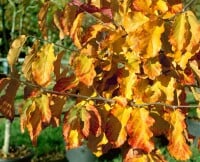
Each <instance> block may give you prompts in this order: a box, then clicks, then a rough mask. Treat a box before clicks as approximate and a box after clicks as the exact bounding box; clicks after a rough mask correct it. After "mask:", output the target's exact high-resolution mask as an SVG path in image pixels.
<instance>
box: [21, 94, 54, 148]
mask: <svg viewBox="0 0 200 162" xmlns="http://www.w3.org/2000/svg"><path fill="white" fill-rule="evenodd" d="M20 120H21V130H22V132H24V129H25V128H27V129H28V131H29V134H30V137H31V140H32V142H33V144H36V143H37V137H38V136H39V134H40V132H41V130H42V126H43V125H46V124H49V122H50V120H51V111H50V108H49V97H48V96H47V95H44V94H42V95H41V96H38V97H35V98H29V99H27V100H26V102H25V104H24V107H23V110H22V112H21V118H20Z"/></svg>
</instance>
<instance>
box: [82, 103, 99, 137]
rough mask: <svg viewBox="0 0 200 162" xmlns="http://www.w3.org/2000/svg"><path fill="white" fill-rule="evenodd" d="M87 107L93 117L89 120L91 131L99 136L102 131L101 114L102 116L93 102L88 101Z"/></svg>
mask: <svg viewBox="0 0 200 162" xmlns="http://www.w3.org/2000/svg"><path fill="white" fill-rule="evenodd" d="M85 108H86V111H87V112H88V113H89V114H90V116H91V118H90V120H89V122H90V127H89V131H90V132H91V133H90V134H93V135H95V136H96V137H98V136H99V135H100V134H101V133H102V130H101V129H102V128H101V127H102V121H101V116H100V114H99V112H98V110H97V108H96V107H95V106H94V105H93V104H90V103H88V104H87V105H86V107H85ZM85 118H87V116H85Z"/></svg>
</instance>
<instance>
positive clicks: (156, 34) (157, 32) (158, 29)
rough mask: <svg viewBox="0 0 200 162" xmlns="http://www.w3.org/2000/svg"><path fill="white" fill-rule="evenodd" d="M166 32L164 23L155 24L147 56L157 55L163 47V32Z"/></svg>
mask: <svg viewBox="0 0 200 162" xmlns="http://www.w3.org/2000/svg"><path fill="white" fill-rule="evenodd" d="M163 32H164V25H163V24H161V25H160V26H155V27H154V29H153V30H152V31H151V34H150V38H149V41H148V46H147V50H146V52H147V53H146V55H145V57H147V58H149V57H155V56H157V55H158V52H159V51H160V49H161V46H162V42H161V34H162V33H163Z"/></svg>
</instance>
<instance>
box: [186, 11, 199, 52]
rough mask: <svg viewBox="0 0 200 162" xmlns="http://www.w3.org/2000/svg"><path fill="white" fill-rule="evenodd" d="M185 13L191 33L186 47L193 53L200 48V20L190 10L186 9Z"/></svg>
mask: <svg viewBox="0 0 200 162" xmlns="http://www.w3.org/2000/svg"><path fill="white" fill-rule="evenodd" d="M186 15H187V20H188V23H189V25H190V33H191V39H190V42H189V44H188V46H187V48H186V49H187V51H189V52H192V53H195V52H196V51H197V50H198V49H199V48H200V22H199V20H198V19H197V18H196V17H195V15H194V14H193V13H192V12H191V11H187V13H186Z"/></svg>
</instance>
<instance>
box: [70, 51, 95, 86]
mask: <svg viewBox="0 0 200 162" xmlns="http://www.w3.org/2000/svg"><path fill="white" fill-rule="evenodd" d="M72 65H73V67H74V69H75V74H76V76H77V77H78V78H79V80H80V82H82V83H84V84H85V85H87V86H91V85H92V84H93V79H94V77H95V76H96V72H95V69H94V64H93V59H92V58H89V57H87V56H86V55H83V54H82V55H80V56H77V57H75V59H74V60H73V63H72Z"/></svg>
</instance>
